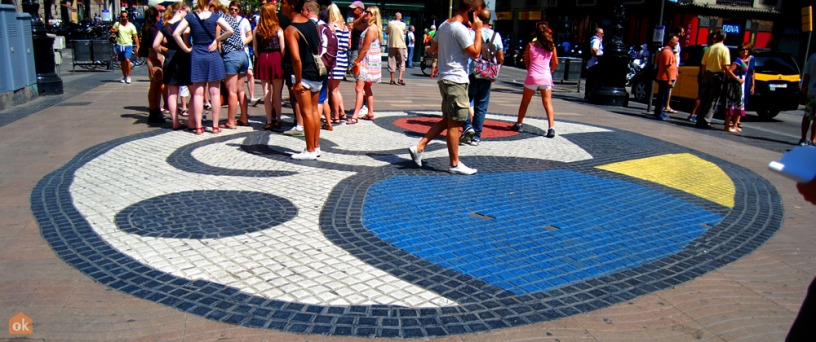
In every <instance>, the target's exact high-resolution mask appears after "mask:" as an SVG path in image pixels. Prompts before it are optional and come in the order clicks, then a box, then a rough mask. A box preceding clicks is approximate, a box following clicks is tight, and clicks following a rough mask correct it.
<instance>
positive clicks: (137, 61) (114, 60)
mask: <svg viewBox="0 0 816 342" xmlns="http://www.w3.org/2000/svg"><path fill="white" fill-rule="evenodd" d="M145 63H147V58H144V57H139V56H138V55H136V51H134V52H133V54H132V55H131V56H130V65H131V66H133V67H134V68H135V67H137V66H142V65H145ZM121 68H122V63H121V62H120V61H119V52H118V51H116V43H111V58H110V65H109V66H108V70H112V69H121Z"/></svg>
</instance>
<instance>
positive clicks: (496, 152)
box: [31, 112, 783, 338]
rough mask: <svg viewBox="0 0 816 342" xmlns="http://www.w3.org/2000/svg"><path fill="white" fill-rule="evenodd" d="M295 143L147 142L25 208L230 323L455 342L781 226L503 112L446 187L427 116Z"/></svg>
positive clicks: (725, 182) (712, 259)
mask: <svg viewBox="0 0 816 342" xmlns="http://www.w3.org/2000/svg"><path fill="white" fill-rule="evenodd" d="M377 114H378V118H377V120H376V121H375V122H360V123H359V124H357V125H352V126H339V127H336V128H335V130H334V131H333V132H326V131H323V132H322V135H321V138H322V140H321V145H322V146H321V147H322V151H323V155H322V156H321V157H320V158H319V159H318V160H317V161H307V162H304V161H294V160H292V159H291V158H289V155H290V154H291V153H296V152H299V151H300V150H301V149H302V148H303V146H304V144H303V140H302V139H301V138H297V137H289V136H284V135H282V134H279V133H270V132H266V131H260V130H257V127H255V128H243V129H238V130H232V131H227V130H225V131H224V133H222V134H220V135H211V134H204V135H201V136H196V135H193V134H190V133H187V132H168V131H154V132H149V133H145V134H139V135H135V136H130V137H126V138H122V139H119V140H115V141H111V142H108V143H105V144H101V145H98V146H96V147H93V148H91V149H89V150H87V151H85V152H83V153H81V154H79V155H78V156H77V157H76V158H74V159H73V160H72V161H71V162H70V163H68V164H67V165H65V166H64V167H62V168H60V169H59V170H57V171H55V172H53V173H52V174H50V175H48V176H47V177H46V178H44V179H43V180H42V181H41V182H40V183H39V184H38V186H37V187H36V188H35V189H34V191H33V193H32V198H31V201H32V209H33V211H34V215H35V217H36V218H37V220H38V222H39V225H40V227H41V229H42V234H43V237H44V238H45V239H46V240H47V241H48V243H49V244H50V245H51V247H52V248H53V249H54V251H55V252H56V253H57V254H58V255H59V256H60V257H61V258H62V259H63V260H65V261H66V262H67V263H68V264H70V265H72V266H74V267H75V268H77V269H78V270H80V271H81V272H83V273H84V274H86V275H87V276H89V277H91V278H93V279H94V280H96V281H98V282H100V283H102V284H104V285H106V286H109V287H111V288H114V289H117V290H119V291H122V292H125V293H128V294H131V295H133V296H136V297H139V298H144V299H147V300H151V301H155V302H158V303H162V304H165V305H168V306H171V307H174V308H177V309H178V310H182V311H186V312H190V313H193V314H196V315H200V316H203V317H207V318H210V319H213V320H218V321H223V322H228V323H234V324H238V325H243V326H248V327H257V328H269V329H279V330H284V331H290V332H297V333H310V334H330V335H340V336H378V337H402V338H409V337H423V336H445V335H455V334H462V333H470V332H479V331H485V330H491V329H501V328H506V327H512V326H518V325H525V324H532V323H537V322H542V321H548V320H554V319H558V318H561V317H566V316H571V315H574V314H578V313H582V312H588V311H592V310H597V309H600V308H603V307H607V306H611V305H614V304H616V303H620V302H624V301H627V300H631V299H633V298H636V297H639V296H642V295H645V294H648V293H651V292H655V291H658V290H662V289H667V288H671V287H672V286H674V285H677V284H680V283H683V282H686V281H689V280H691V279H694V278H696V277H698V276H700V275H702V274H705V273H706V272H709V271H712V270H715V269H717V268H719V267H722V266H724V265H726V264H728V263H730V262H733V261H735V260H737V259H738V258H740V257H742V256H745V255H746V254H748V253H750V252H751V251H753V250H755V249H756V248H757V247H759V246H760V245H761V244H762V243H764V242H765V241H767V239H769V238H770V237H771V235H773V234H774V233H775V232H776V231H777V230H778V229H779V227H780V226H781V222H782V217H783V209H782V206H781V203H780V199H779V196H778V194H777V193H776V190H775V189H774V188H773V186H771V185H770V184H769V183H768V182H767V181H765V180H764V179H762V178H761V177H759V176H758V175H756V174H754V173H753V172H751V171H749V170H747V169H745V168H742V167H740V166H737V165H734V164H730V163H727V162H724V161H722V160H718V159H716V158H712V157H710V156H707V155H704V154H701V153H699V152H696V151H692V150H689V149H686V148H683V147H680V146H676V145H672V144H668V143H665V142H662V141H659V140H656V139H652V138H647V137H644V136H641V135H637V134H633V133H627V132H617V131H613V130H609V129H605V128H602V127H593V126H588V125H585V124H575V123H569V122H562V121H559V122H557V126H556V128H557V130H558V136H557V137H556V138H554V139H547V138H544V137H543V135H544V133H545V131H546V128H547V123H546V121H542V120H535V119H528V120H527V121H526V122H525V128H526V130H527V132H524V133H520V134H519V133H516V132H511V131H509V127H510V125H511V123H512V122H513V121H512V120H514V118H511V117H507V116H500V115H489V116H488V121H487V122H486V130H485V132H484V133H483V140H482V144H481V145H480V146H478V147H473V146H462V147H460V153H461V155H462V160H463V161H464V162H466V163H467V164H468V165H469V166H471V167H476V168H478V169H479V173H478V174H477V175H475V176H453V175H450V174H449V173H447V150H446V149H445V145H444V141H443V140H437V141H435V142H433V143H432V144H430V145H429V146H428V149H427V150H426V152H425V155H424V161H425V162H424V164H425V166H424V167H423V168H417V167H416V166H415V165H414V164H413V162H411V161H410V158H409V156H408V154H407V147H408V146H410V145H412V144H415V143H416V142H417V141H418V139H419V137H420V135H421V132H424V130H426V129H427V128H428V127H429V126H430V124H432V123H433V122H434V121H435V120H437V118H436V116H435V113H432V112H427V113H426V112H407V113H404V112H378V113H377Z"/></svg>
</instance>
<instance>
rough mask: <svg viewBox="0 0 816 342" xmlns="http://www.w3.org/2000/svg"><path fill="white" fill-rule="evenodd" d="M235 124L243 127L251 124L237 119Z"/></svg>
mask: <svg viewBox="0 0 816 342" xmlns="http://www.w3.org/2000/svg"><path fill="white" fill-rule="evenodd" d="M235 125H236V126H243V127H249V126H250V125H249V122H241V120H237V121H235Z"/></svg>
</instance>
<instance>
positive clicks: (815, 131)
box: [800, 116, 816, 142]
mask: <svg viewBox="0 0 816 342" xmlns="http://www.w3.org/2000/svg"><path fill="white" fill-rule="evenodd" d="M808 129H810V141H811V142H813V141H816V120H810V119H808V117H807V116H803V117H802V139H800V140H807V133H808Z"/></svg>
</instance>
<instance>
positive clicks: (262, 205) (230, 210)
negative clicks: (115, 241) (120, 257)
mask: <svg viewBox="0 0 816 342" xmlns="http://www.w3.org/2000/svg"><path fill="white" fill-rule="evenodd" d="M296 215H297V208H295V206H294V205H293V204H292V202H290V201H287V200H286V199H283V198H280V197H278V196H274V195H270V194H265V193H258V192H249V191H224V190H208V191H185V192H177V193H173V194H169V195H164V196H158V197H153V198H151V199H148V200H146V201H142V202H139V203H136V204H134V205H132V206H130V207H127V208H125V210H122V211H121V212H119V214H117V215H116V225H117V227H119V229H121V230H122V231H124V232H127V233H130V234H137V235H141V236H150V237H161V238H176V239H217V238H220V237H227V236H235V235H241V234H246V233H251V232H255V231H258V230H262V229H269V228H271V227H275V226H277V225H279V224H280V223H282V222H286V221H289V220H291V219H292V218H294V217H295V216H296Z"/></svg>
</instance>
